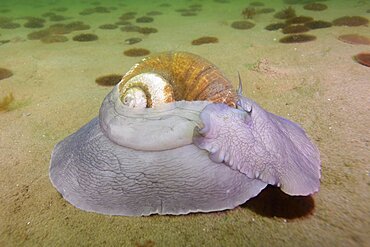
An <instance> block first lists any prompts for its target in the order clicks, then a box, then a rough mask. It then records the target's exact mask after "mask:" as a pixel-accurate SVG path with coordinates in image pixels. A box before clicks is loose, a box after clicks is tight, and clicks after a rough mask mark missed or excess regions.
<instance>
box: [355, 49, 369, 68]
mask: <svg viewBox="0 0 370 247" xmlns="http://www.w3.org/2000/svg"><path fill="white" fill-rule="evenodd" d="M353 59H354V60H355V61H356V62H358V63H359V64H362V65H364V66H367V67H370V53H369V52H361V53H359V54H357V55H355V56H354V57H353Z"/></svg>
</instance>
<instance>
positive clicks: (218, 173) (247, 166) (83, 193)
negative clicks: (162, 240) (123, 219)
mask: <svg viewBox="0 0 370 247" xmlns="http://www.w3.org/2000/svg"><path fill="white" fill-rule="evenodd" d="M240 91H241V90H240ZM240 91H239V93H237V92H236V91H235V90H234V89H233V88H232V84H231V83H230V81H229V80H227V79H226V78H225V76H223V74H222V73H221V72H220V70H219V69H218V68H217V67H216V66H215V65H213V64H212V63H210V62H208V61H207V60H205V59H203V58H201V57H199V56H197V55H194V54H191V53H186V52H167V53H160V54H158V55H155V56H151V57H148V58H145V59H143V60H142V61H141V62H139V63H138V64H136V65H134V66H133V67H132V68H131V69H130V70H129V71H128V72H127V73H126V74H125V75H124V76H123V78H122V80H121V81H120V82H119V83H118V84H117V85H116V86H115V87H114V88H113V89H112V91H111V92H110V93H109V94H108V95H107V96H106V97H105V99H104V101H103V103H102V105H101V108H100V111H99V116H98V117H96V118H94V119H93V120H91V121H90V122H89V123H87V124H86V125H85V126H83V127H82V128H81V129H80V130H78V131H77V132H76V133H74V134H72V135H70V136H68V137H67V138H65V139H64V140H62V141H61V142H60V143H58V144H57V145H56V146H55V148H54V150H53V153H52V157H51V165H50V179H51V182H52V184H53V185H54V187H55V188H56V189H57V190H58V191H59V192H60V193H61V194H62V196H63V197H64V198H65V199H66V200H67V201H69V202H70V203H71V204H73V205H74V206H76V207H77V208H80V209H82V210H85V211H92V212H97V213H103V214H110V215H126V216H137V215H150V214H174V215H178V214H187V213H190V212H210V211H219V210H225V209H231V208H234V207H236V206H238V205H240V204H242V203H244V202H245V201H247V200H248V199H250V198H252V197H254V196H256V195H257V194H258V193H259V192H260V191H261V190H262V189H263V188H265V187H266V185H267V184H274V185H277V186H280V185H281V187H282V188H283V189H285V188H288V189H287V193H290V194H309V193H313V192H315V191H317V189H318V185H317V181H318V179H319V177H320V175H319V173H317V171H318V170H317V162H319V160H318V158H317V157H318V156H317V153H318V152H317V150H316V149H315V147H314V146H313V145H312V143H311V142H310V141H309V139H308V138H307V137H306V136H305V134H304V132H302V131H301V129H300V127H299V126H298V125H294V124H293V123H290V122H286V121H288V120H285V119H282V118H281V119H280V117H278V116H275V115H273V114H270V113H268V112H265V111H264V110H263V109H262V108H261V109H260V108H258V105H257V104H255V103H254V102H252V101H250V100H249V99H247V98H245V97H243V96H242V95H241V94H240ZM254 109H256V110H257V111H256V112H257V115H256V114H255V112H254V111H253V110H254ZM252 112H253V114H252ZM268 114H270V115H268ZM263 116H267V117H263ZM261 119H262V120H261ZM257 120H258V121H257ZM260 122H261V123H260ZM255 123H256V124H257V125H258V126H259V125H261V124H262V126H264V125H268V124H270V123H271V124H272V125H271V128H269V129H271V130H272V131H275V129H274V128H273V127H276V129H277V132H279V133H280V132H281V131H280V129H279V128H281V126H283V127H284V130H285V129H287V128H285V127H287V126H285V125H289V126H288V127H290V128H291V132H289V133H287V135H285V136H284V135H275V137H276V138H277V139H279V142H280V143H279V142H277V145H279V144H281V142H283V143H284V142H286V143H287V145H288V150H284V151H281V150H279V152H280V153H279V154H278V155H281V154H282V156H283V157H285V156H287V158H286V159H284V160H283V161H281V160H277V161H276V160H274V162H277V163H278V164H277V166H276V169H275V167H273V168H271V169H270V168H269V169H266V167H264V166H262V165H260V164H259V163H260V162H261V161H262V162H263V161H264V159H265V161H266V162H267V161H268V160H267V158H262V159H261V158H259V159H256V158H255V156H254V155H255V154H256V155H257V156H256V157H260V156H258V155H259V154H258V153H256V150H253V149H251V147H253V146H254V145H256V147H260V146H268V147H269V145H268V144H269V143H265V141H266V139H260V140H258V139H257V138H255V137H256V136H257V135H258V133H256V131H255V129H259V128H257V127H258V126H254V125H255ZM251 128H252V129H253V130H252V129H251ZM296 129H298V130H299V131H296ZM300 131H301V132H300ZM291 133H293V134H294V135H295V136H299V138H290V136H289V134H291ZM268 134H273V133H268V131H267V135H268ZM255 140H257V141H256V143H252V142H253V141H255ZM267 141H268V139H267ZM272 143H273V142H272ZM273 144H275V143H273ZM270 146H271V145H270ZM296 146H305V147H307V146H308V147H310V149H308V151H306V152H302V155H301V156H304V157H306V156H310V155H313V157H314V159H313V160H312V162H309V161H307V159H306V164H307V165H308V166H309V167H310V169H308V171H306V170H305V169H304V168H302V169H301V167H300V166H299V165H296V164H292V165H291V166H290V167H289V169H290V170H291V171H292V172H290V173H287V174H288V175H287V176H292V174H293V175H297V174H298V175H302V174H303V176H305V177H306V178H307V179H306V180H305V182H304V183H303V185H302V186H298V187H297V186H296V185H295V184H293V185H292V184H289V181H290V179H289V178H290V177H288V179H287V178H286V177H284V174H285V170H284V169H280V163H281V162H285V161H286V162H288V163H289V162H290V161H291V160H294V161H295V162H296V161H297V159H299V158H300V157H301V156H300V154H298V153H299V151H298V152H297V151H296V150H295V149H294V148H295V147H296ZM289 148H290V149H294V152H295V155H296V156H294V155H293V156H292V155H291V156H289V155H286V154H285V153H284V152H286V151H289ZM262 149H263V148H260V150H262ZM271 150H278V149H277V148H276V147H275V146H272V147H271ZM271 150H270V149H269V150H267V151H266V153H267V152H273V151H271ZM245 152H248V155H244V153H245ZM284 155H285V156H284ZM315 155H316V156H315ZM267 157H269V156H267ZM291 163H292V162H291ZM293 163H294V162H293ZM254 166H255V167H256V169H254V168H253V167H254ZM318 167H319V166H318ZM260 169H263V170H260ZM274 169H275V170H274ZM265 170H266V171H270V170H272V171H273V172H271V173H269V174H266V172H265ZM281 170H282V171H281ZM256 174H257V176H256ZM281 174H283V175H281ZM260 175H261V176H260ZM280 175H281V176H280ZM287 181H288V182H287Z"/></svg>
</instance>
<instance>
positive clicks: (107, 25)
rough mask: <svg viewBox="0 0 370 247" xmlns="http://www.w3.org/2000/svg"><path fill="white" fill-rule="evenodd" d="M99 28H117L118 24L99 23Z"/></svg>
mask: <svg viewBox="0 0 370 247" xmlns="http://www.w3.org/2000/svg"><path fill="white" fill-rule="evenodd" d="M99 28H100V29H106V30H113V29H117V28H118V26H117V25H115V24H103V25H100V26H99Z"/></svg>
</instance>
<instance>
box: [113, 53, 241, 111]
mask: <svg viewBox="0 0 370 247" xmlns="http://www.w3.org/2000/svg"><path fill="white" fill-rule="evenodd" d="M143 73H155V74H157V75H159V76H161V77H163V78H164V79H165V80H166V81H167V82H168V83H169V84H170V85H171V87H172V90H173V97H174V99H175V100H176V101H180V100H186V101H212V102H216V103H217V102H220V103H221V102H222V103H226V104H228V105H230V106H235V101H236V93H235V92H234V90H233V88H232V85H231V83H230V82H229V81H228V80H227V79H226V78H225V76H224V75H223V74H222V73H221V72H220V70H219V69H218V68H217V67H216V66H215V65H213V64H212V63H210V62H209V61H207V60H206V59H204V58H202V57H199V56H197V55H194V54H191V53H187V52H166V53H160V54H158V55H154V56H149V57H147V58H144V59H143V60H142V61H141V62H139V63H138V64H136V65H135V66H133V67H132V68H131V69H130V70H129V71H128V72H127V73H126V74H125V75H124V76H123V78H122V80H121V82H120V85H119V90H120V92H121V91H122V88H123V87H124V86H125V84H126V83H127V82H129V81H130V80H131V79H132V78H133V77H135V76H137V75H139V74H143Z"/></svg>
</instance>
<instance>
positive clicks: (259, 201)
mask: <svg viewBox="0 0 370 247" xmlns="http://www.w3.org/2000/svg"><path fill="white" fill-rule="evenodd" d="M241 207H243V208H248V209H250V210H252V211H254V212H256V213H257V214H259V215H262V216H267V217H279V218H285V219H296V218H301V217H305V216H308V215H311V214H312V212H313V210H314V208H315V202H314V200H313V198H312V196H289V195H287V194H285V193H284V192H282V191H281V190H280V189H279V188H277V187H273V186H267V187H266V188H265V189H264V190H263V191H262V192H261V193H260V194H259V195H258V196H256V197H255V198H252V199H251V200H249V201H247V202H246V203H244V204H243V205H241Z"/></svg>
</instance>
